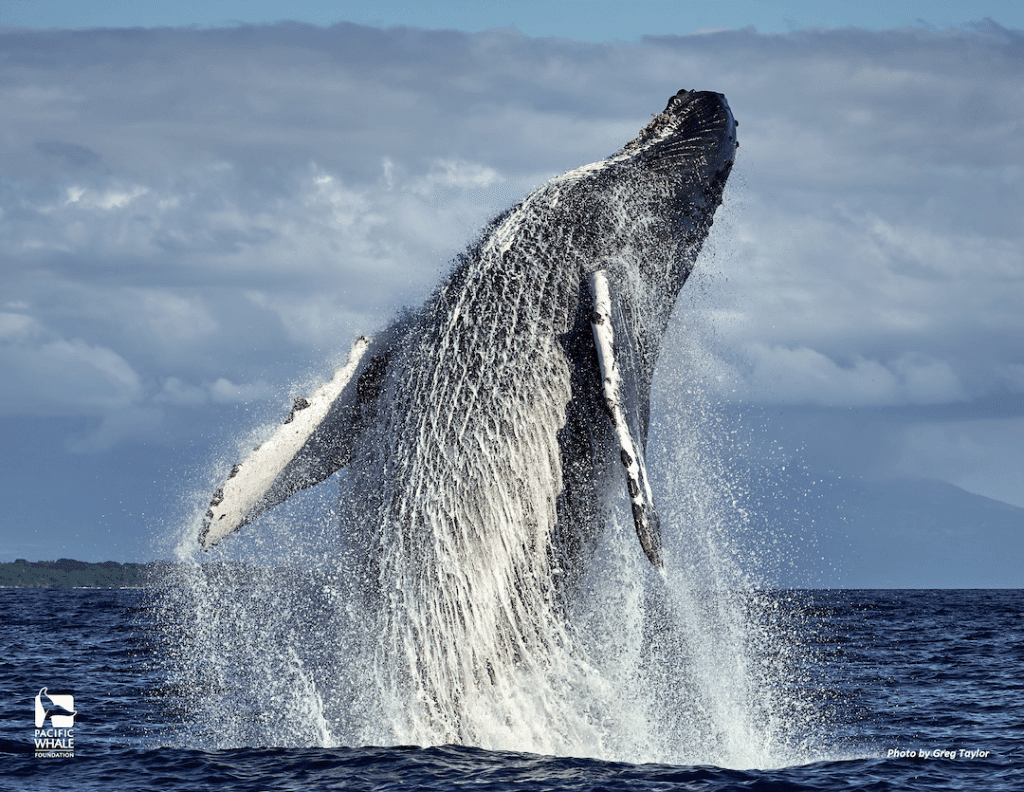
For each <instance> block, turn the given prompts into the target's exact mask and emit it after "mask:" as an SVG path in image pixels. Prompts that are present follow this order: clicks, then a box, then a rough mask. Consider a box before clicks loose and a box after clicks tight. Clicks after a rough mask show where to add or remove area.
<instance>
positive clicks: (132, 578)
mask: <svg viewBox="0 0 1024 792" xmlns="http://www.w3.org/2000/svg"><path fill="white" fill-rule="evenodd" d="M153 566H154V564H119V563H118V562H117V561H103V562H102V563H99V564H90V563H89V562H87V561H72V560H71V559H70V558H60V559H58V560H56V561H26V560H25V559H24V558H19V559H18V560H17V561H14V562H9V563H0V588H136V587H139V586H144V585H146V582H147V580H148V579H149V574H150V571H151V570H152V568H153Z"/></svg>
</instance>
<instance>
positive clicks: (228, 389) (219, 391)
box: [210, 377, 279, 404]
mask: <svg viewBox="0 0 1024 792" xmlns="http://www.w3.org/2000/svg"><path fill="white" fill-rule="evenodd" d="M277 393H279V391H277V390H275V389H274V388H273V387H271V386H270V385H268V384H267V383H266V382H262V381H259V382H252V383H245V384H240V385H236V384H235V383H234V382H232V381H231V380H229V379H225V378H224V377H220V378H218V379H217V380H216V381H215V382H214V383H213V384H212V385H211V386H210V396H211V398H212V399H213V401H214V402H216V403H218V404H245V403H246V402H254V401H263V400H265V399H267V398H270V397H272V396H274V395H276V394H277Z"/></svg>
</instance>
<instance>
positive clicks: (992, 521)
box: [759, 474, 1024, 589]
mask: <svg viewBox="0 0 1024 792" xmlns="http://www.w3.org/2000/svg"><path fill="white" fill-rule="evenodd" d="M779 490H781V492H783V493H784V497H778V494H776V495H775V497H773V496H772V495H771V494H768V493H761V498H760V505H761V506H762V507H763V511H761V515H760V516H761V519H760V520H759V522H760V524H761V527H762V530H768V531H780V532H782V533H785V534H787V535H788V536H789V539H790V544H791V545H792V556H793V557H792V558H791V559H790V562H791V563H790V564H789V568H790V569H789V571H790V573H792V577H791V578H789V579H787V576H786V575H783V576H781V577H782V578H783V579H782V580H780V581H779V583H780V584H781V585H783V586H784V587H785V586H789V585H795V586H798V587H808V586H809V587H811V588H868V589H871V588H1022V587H1024V509H1021V508H1019V507H1017V506H1012V505H1010V504H1008V503H1004V502H1002V501H997V500H993V499H991V498H986V497H984V496H982V495H976V494H974V493H972V492H967V491H966V490H963V489H960V488H959V487H956V486H954V485H952V484H947V483H945V482H941V481H934V480H928V479H915V480H910V479H907V480H889V481H872V480H868V479H861V478H854V477H844V478H837V477H836V478H830V477H821V476H817V477H814V476H810V475H803V474H796V475H793V476H792V477H789V478H788V479H787V480H786V481H784V482H781V487H780V488H779ZM779 490H777V491H776V493H778V492H779Z"/></svg>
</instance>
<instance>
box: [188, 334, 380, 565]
mask: <svg viewBox="0 0 1024 792" xmlns="http://www.w3.org/2000/svg"><path fill="white" fill-rule="evenodd" d="M370 346H371V342H370V339H368V338H366V337H360V338H358V339H356V342H355V343H354V344H353V345H352V350H351V351H350V352H349V355H348V362H346V363H345V365H344V366H343V367H342V368H340V369H339V370H338V371H337V373H336V374H335V375H334V377H333V379H331V381H330V382H328V383H326V384H325V385H322V386H320V387H319V388H317V390H316V391H315V392H314V393H313V395H312V396H310V397H309V398H308V399H296V400H295V403H294V405H293V406H292V410H291V413H290V414H289V415H288V418H287V419H286V420H285V422H284V423H283V424H282V425H281V427H280V428H279V429H278V430H277V431H276V432H275V433H274V435H273V437H271V438H270V439H269V440H267V441H266V442H265V443H262V444H261V445H259V446H257V447H256V449H255V450H254V451H253V452H252V453H251V454H250V455H249V456H248V458H246V460H245V461H244V462H242V463H240V464H238V465H235V466H234V467H233V468H232V469H231V473H230V474H228V478H227V481H225V482H224V485H223V486H222V487H221V488H220V489H219V490H217V491H216V492H215V493H214V495H213V499H212V500H211V501H210V508H209V510H208V511H207V512H206V515H205V519H204V520H203V526H202V529H201V531H200V534H199V544H200V545H201V546H202V547H203V549H204V550H208V549H209V548H211V547H213V546H214V545H215V544H217V543H218V542H220V540H221V539H223V538H224V537H225V536H227V535H228V534H230V533H231V532H233V531H237V530H238V529H239V528H241V527H242V526H243V525H245V524H246V523H249V522H251V521H252V520H254V519H256V517H258V516H259V515H260V514H262V513H263V512H264V511H266V510H267V509H269V508H270V507H271V506H276V505H277V504H278V503H281V502H282V501H284V500H285V499H286V498H288V496H290V495H292V494H294V493H295V492H298V491H299V490H301V489H304V488H306V487H310V486H312V485H314V484H318V483H320V482H321V481H323V480H324V479H326V478H327V477H328V476H330V475H331V474H332V473H334V472H335V471H337V470H338V469H339V468H341V467H342V466H343V465H344V464H345V463H346V462H347V460H348V454H347V452H346V445H345V442H344V438H337V437H334V436H333V435H335V434H337V432H338V431H341V430H343V429H344V428H346V427H345V426H344V424H345V423H346V422H345V421H339V420H338V417H339V414H349V413H352V412H353V411H354V410H355V409H357V399H358V394H357V379H358V378H357V377H356V373H357V372H358V371H360V369H361V368H365V367H361V366H360V361H362V359H363V357H364V355H365V354H366V352H367V350H368V349H370ZM335 424H338V425H335ZM332 441H333V442H332Z"/></svg>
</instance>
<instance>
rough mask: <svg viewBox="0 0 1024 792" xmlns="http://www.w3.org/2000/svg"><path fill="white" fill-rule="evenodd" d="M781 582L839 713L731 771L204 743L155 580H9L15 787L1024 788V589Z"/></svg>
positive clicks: (817, 683) (813, 665)
mask: <svg viewBox="0 0 1024 792" xmlns="http://www.w3.org/2000/svg"><path fill="white" fill-rule="evenodd" d="M765 596H771V597H774V598H775V600H776V601H777V603H778V604H779V607H780V608H782V609H784V611H785V613H784V617H785V621H786V623H787V624H788V625H789V629H790V630H799V631H802V633H803V634H804V636H805V638H806V640H805V641H804V642H803V643H802V644H801V645H803V646H805V647H813V651H811V650H810V649H809V650H808V651H809V655H808V656H809V657H811V658H812V662H809V663H806V664H804V665H802V666H801V668H802V669H803V670H802V671H801V672H800V678H799V679H797V678H794V680H793V684H794V685H798V686H799V687H800V688H801V690H802V691H803V693H802V695H804V696H805V697H806V698H807V699H808V701H809V702H810V703H811V705H812V706H817V707H820V708H821V711H822V712H823V713H827V717H826V718H825V719H824V720H823V721H822V720H818V721H815V723H816V726H815V729H816V733H815V734H814V735H811V737H812V738H813V742H814V744H815V745H816V746H818V748H817V751H818V755H819V756H824V757H827V758H825V759H821V760H817V761H811V762H809V763H799V764H794V765H791V766H784V767H775V768H770V769H758V768H742V769H729V768H722V767H716V766H709V765H679V766H674V765H667V764H630V763H624V762H608V761H600V760H596V759H588V758H570V757H556V756H542V755H536V754H531V753H517V752H510V751H489V750H483V749H480V748H475V747H470V746H460V745H443V746H432V747H415V746H389V747H375V746H350V747H332V748H317V747H303V748H294V747H292V748H282V747H275V746H273V745H254V746H249V747H234V748H229V749H214V748H209V747H201V746H202V745H203V742H202V740H200V739H199V738H195V739H191V738H190V733H189V726H188V717H187V712H186V711H185V710H184V707H185V704H184V702H186V700H187V696H186V695H185V694H184V692H183V691H181V690H178V689H176V688H175V685H174V683H173V682H172V681H171V680H170V678H169V677H168V675H167V671H166V666H165V664H164V663H163V662H162V660H161V657H160V656H159V653H160V651H161V649H160V647H161V643H160V641H158V640H154V638H153V634H152V631H153V630H154V629H156V628H155V627H154V625H153V624H151V620H150V618H149V615H150V613H151V611H152V597H153V594H152V593H151V592H148V591H145V590H122V591H105V590H56V589H50V590H45V589H41V590H35V589H4V590H0V690H2V694H3V699H2V701H3V705H2V710H0V789H4V790H8V789H10V790H34V789H54V790H57V789H60V790H64V789H76V790H93V789H104V790H105V789H118V790H121V789H166V790H197V789H230V790H235V789H238V790H250V789H251V790H262V789H367V790H370V789H374V790H385V789H387V790H399V789H462V788H465V789H473V790H511V789H513V788H517V789H521V788H526V789H563V790H599V789H601V790H618V789H621V790H661V789H687V790H711V791H716V790H826V791H827V790H855V789H856V790H888V789H893V790H943V789H971V790H974V789H978V790H1020V789H1024V748H1022V741H1021V737H1022V735H1024V682H1022V679H1021V672H1022V670H1024V663H1022V661H1024V591H1019V590H941V591H928V590H913V591H911V590H902V591H899V590H897V591H802V592H777V593H769V594H768V595H765ZM159 629H167V625H163V626H161V627H159ZM43 688H46V689H47V693H46V694H43V695H42V696H41V697H40V701H41V702H42V703H43V705H44V707H45V708H46V709H48V710H49V709H51V708H52V707H53V706H55V705H54V703H53V700H49V699H48V698H47V696H48V695H49V694H55V695H56V696H58V697H60V696H61V695H64V696H67V695H72V696H74V707H75V715H74V727H73V730H72V736H71V738H70V739H71V741H72V742H71V744H70V745H66V746H65V747H66V748H67V749H69V750H65V751H63V753H66V754H71V753H73V756H70V755H69V756H64V757H46V756H44V755H43V754H44V753H45V751H40V752H39V754H37V750H36V744H35V740H36V739H37V736H36V729H35V714H36V710H35V706H36V704H35V701H36V697H37V695H39V694H41V691H42V689H43ZM58 700H65V701H66V699H59V698H58ZM251 716H252V717H259V713H252V714H251ZM46 726H47V727H49V726H50V723H49V721H47V722H46ZM57 753H60V752H57Z"/></svg>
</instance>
